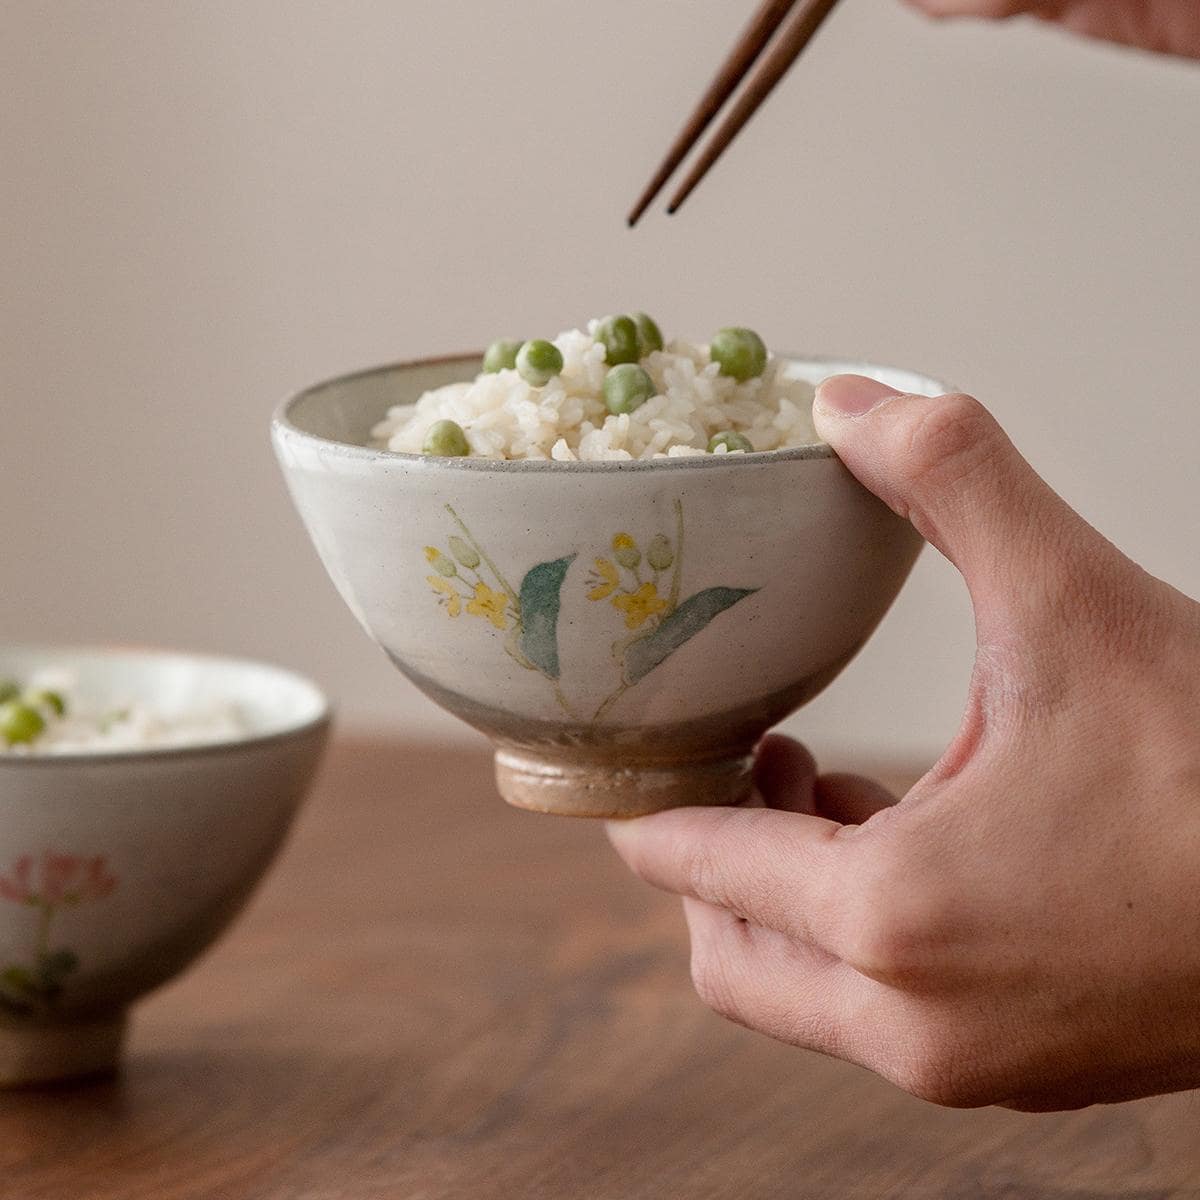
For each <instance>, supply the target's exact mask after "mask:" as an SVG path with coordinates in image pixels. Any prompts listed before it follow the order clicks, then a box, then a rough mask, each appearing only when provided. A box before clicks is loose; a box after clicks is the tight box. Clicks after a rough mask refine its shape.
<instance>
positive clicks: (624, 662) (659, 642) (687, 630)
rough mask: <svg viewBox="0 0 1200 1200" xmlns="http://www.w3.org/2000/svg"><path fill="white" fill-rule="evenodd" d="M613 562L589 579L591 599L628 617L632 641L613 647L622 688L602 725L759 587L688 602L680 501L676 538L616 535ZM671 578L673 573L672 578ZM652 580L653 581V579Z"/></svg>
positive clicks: (703, 594) (604, 561)
mask: <svg viewBox="0 0 1200 1200" xmlns="http://www.w3.org/2000/svg"><path fill="white" fill-rule="evenodd" d="M611 550H612V559H608V558H597V559H596V560H595V564H596V566H595V571H594V572H592V573H591V574H590V575H589V576H588V580H587V583H588V592H587V598H588V599H589V600H595V601H603V600H607V601H608V603H609V604H611V605H612V606H613V608H615V609H616V610H617V611H618V612H619V613H620V614H621V615H622V616H623V617H624V618H625V628H626V629H629V630H631V631H632V636H630V637H624V638H621V639H619V640H618V641H616V642H614V643H613V646H612V655H613V659H614V660H615V662H616V663H617V666H618V668H619V669H620V672H621V679H620V683H619V684H618V685H617V687H616V688H615V689H614V690H613V691H612V692H611V693H609V695H608V696H607V697H605V699H604V700H603V701H602V702H601V704H600V707H599V708H598V709H597V710H596V712H595V715H594V716H593V718H592V720H598V719H599V718H600V717H602V716H604V714H605V713H607V712H608V710H609V709H610V708H611V707H612V706H613V705H614V704H616V702H617V701H618V700H620V698H621V697H622V696H623V695H624V694H625V693H626V692H627V691H628V690H629V689H630V688H631V687H635V686H636V685H637V684H638V683H640V682H641V681H642V679H644V678H645V677H646V676H647V675H648V674H649V673H650V672H651V671H653V670H654V668H655V667H657V666H659V665H661V664H662V663H664V662H665V661H666V660H667V659H668V658H670V656H671V655H672V654H674V653H675V651H676V650H678V649H679V648H680V646H682V645H683V644H684V643H685V642H688V641H690V640H691V639H692V638H694V637H695V636H696V635H697V634H698V633H699V632H700V631H701V630H702V629H704V628H705V627H706V626H707V625H708V624H709V623H710V622H711V621H712V620H713V619H714V618H716V617H717V616H719V615H720V614H721V613H723V612H724V611H725V610H726V609H727V608H730V607H732V606H733V605H734V604H736V603H737V602H738V601H739V600H742V599H744V598H745V597H746V596H749V595H752V594H753V592H754V591H755V589H754V588H728V587H712V588H705V589H704V590H703V591H699V592H697V593H696V594H695V595H693V596H689V597H688V598H687V599H682V587H683V504H682V503H681V502H680V501H679V500H676V501H675V536H674V538H672V537H670V536H669V535H668V534H666V533H662V532H659V533H655V534H654V535H653V536H652V537H651V538H650V540H649V541H648V542H647V543H646V544H645V551H644V552H643V549H642V547H641V546H640V545H639V544H638V541H637V539H636V538H635V537H634V536H633V535H632V534H631V533H628V532H626V531H624V530H622V531H621V532H619V533H616V534H614V535H613V538H612V542H611ZM668 573H669V574H668ZM647 576H649V578H647Z"/></svg>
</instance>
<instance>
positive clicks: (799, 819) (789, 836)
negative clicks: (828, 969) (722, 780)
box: [608, 808, 847, 957]
mask: <svg viewBox="0 0 1200 1200" xmlns="http://www.w3.org/2000/svg"><path fill="white" fill-rule="evenodd" d="M840 828H841V826H840V825H838V824H837V822H835V821H827V820H825V819H824V818H822V817H814V816H809V815H807V814H805V813H793V812H783V811H779V810H776V809H769V808H675V809H671V810H670V811H668V812H662V813H655V814H654V815H653V816H649V817H639V818H638V819H636V820H633V821H619V822H618V821H612V822H609V824H608V836H609V840H610V841H611V842H612V844H613V846H614V847H615V849H616V851H617V853H618V854H620V856H621V857H622V858H623V859H624V860H625V862H626V864H627V865H628V866H629V867H630V869H631V870H632V871H633V872H634V873H635V874H637V875H640V876H641V877H642V878H643V879H644V880H646V882H647V883H650V884H653V885H654V886H655V887H658V888H662V889H663V890H664V891H668V892H674V893H675V894H676V895H680V896H691V897H693V898H694V899H697V900H704V901H706V902H707V903H709V904H715V905H717V906H719V907H720V908H724V909H728V910H729V911H730V912H732V913H735V914H736V915H737V916H739V917H742V918H743V919H744V920H747V921H750V922H751V923H753V924H755V925H761V926H763V927H764V928H766V929H774V930H777V931H778V932H780V933H784V934H787V935H788V936H789V937H794V938H797V939H799V940H801V941H805V942H810V943H813V944H816V945H818V946H821V947H823V948H824V949H826V950H828V951H829V952H830V953H832V954H835V955H838V949H839V946H840V945H841V944H842V942H843V938H842V936H841V934H842V928H841V927H842V924H843V913H844V911H845V908H844V906H843V905H841V904H840V903H839V902H838V901H839V893H840V891H841V887H840V881H841V879H843V878H844V867H843V860H844V858H845V847H846V845H847V843H845V842H841V841H838V840H836V838H835V835H836V834H837V831H838V830H839V829H840ZM838 956H839V957H840V955H838Z"/></svg>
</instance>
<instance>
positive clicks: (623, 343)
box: [596, 317, 641, 367]
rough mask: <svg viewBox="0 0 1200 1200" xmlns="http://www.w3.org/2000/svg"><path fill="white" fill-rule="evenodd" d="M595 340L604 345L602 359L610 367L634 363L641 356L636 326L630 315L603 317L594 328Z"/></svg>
mask: <svg viewBox="0 0 1200 1200" xmlns="http://www.w3.org/2000/svg"><path fill="white" fill-rule="evenodd" d="M596 341H598V342H600V343H602V344H603V346H604V361H605V362H606V363H608V365H609V366H610V367H615V366H617V365H618V364H620V363H635V362H637V360H638V359H639V358H640V357H641V350H640V348H639V338H638V327H637V325H636V324H634V320H633V318H632V317H605V318H604V320H603V321H601V322H600V326H599V328H598V329H597V330H596Z"/></svg>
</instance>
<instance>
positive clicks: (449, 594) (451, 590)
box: [425, 575, 463, 617]
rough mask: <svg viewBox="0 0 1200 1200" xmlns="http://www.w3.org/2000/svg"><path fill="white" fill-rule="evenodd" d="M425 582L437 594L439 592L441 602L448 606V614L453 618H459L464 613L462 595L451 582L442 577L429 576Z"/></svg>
mask: <svg viewBox="0 0 1200 1200" xmlns="http://www.w3.org/2000/svg"><path fill="white" fill-rule="evenodd" d="M425 582H426V583H428V584H429V586H430V587H431V588H433V590H434V591H435V592H438V593H439V595H438V599H439V601H440V602H441V603H442V604H444V605H445V606H446V612H447V613H448V615H450V616H452V617H457V616H458V614H459V613H460V612H462V602H463V598H462V593H461V592H460V591H459V590H458V588H456V587H455V586H454V584H452V583H451V582H450V580H448V579H446V578H445V577H444V576H441V575H427V576H426V577H425Z"/></svg>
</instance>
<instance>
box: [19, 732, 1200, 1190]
mask: <svg viewBox="0 0 1200 1200" xmlns="http://www.w3.org/2000/svg"><path fill="white" fill-rule="evenodd" d="M0 1196H3V1197H4V1198H5V1200H8V1198H10V1197H11V1198H12V1200H149V1198H151V1197H153V1198H154V1200H184V1198H186V1200H201V1198H204V1200H226V1198H228V1200H374V1198H376V1197H378V1198H385V1197H386V1198H388V1200H393V1198H396V1200H440V1198H443V1197H464V1198H465V1197H471V1198H473V1200H487V1198H490V1197H497V1198H499V1197H506V1198H508V1197H529V1198H533V1200H538V1198H542V1197H546V1198H549V1197H556V1198H557V1197H571V1198H573V1200H590V1198H596V1200H600V1198H603V1200H629V1198H643V1197H646V1198H649V1197H654V1198H660V1197H661V1198H663V1200H667V1198H670V1200H685V1198H686V1200H706V1198H710V1197H711V1198H713V1200H716V1198H718V1197H719V1198H721V1200H731V1198H740V1197H813V1198H823V1197H860V1196H861V1197H872V1198H874V1197H885V1196H887V1197H890V1196H903V1197H917V1198H921V1197H942V1198H950V1200H1022V1198H1026V1197H1028V1198H1029V1200H1067V1198H1070V1200H1084V1198H1086V1197H1117V1196H1120V1197H1130V1198H1133V1200H1151V1198H1155V1200H1158V1198H1166V1197H1197V1196H1200V1103H1198V1101H1197V1096H1196V1095H1195V1094H1191V1095H1183V1096H1174V1097H1166V1098H1161V1099H1154V1100H1148V1101H1142V1102H1139V1103H1137V1104H1129V1105H1123V1106H1119V1107H1110V1108H1095V1109H1088V1110H1084V1111H1081V1112H1076V1113H1067V1114H1061V1115H1050V1116H1025V1115H1020V1114H1016V1113H1010V1112H1006V1111H1001V1110H980V1111H971V1112H955V1111H944V1110H940V1109H937V1108H933V1107H931V1106H929V1105H926V1104H923V1103H921V1102H920V1101H917V1100H913V1099H911V1098H909V1097H907V1096H905V1095H903V1094H902V1093H900V1092H898V1091H897V1090H896V1089H894V1088H892V1087H891V1086H889V1085H888V1084H886V1083H883V1082H882V1081H880V1080H878V1079H876V1078H875V1077H873V1076H871V1075H869V1074H868V1073H866V1072H865V1071H861V1070H859V1069H857V1068H855V1067H851V1066H847V1065H845V1064H843V1063H839V1062H834V1061H830V1060H826V1059H823V1058H820V1057H817V1056H815V1055H811V1054H806V1053H802V1052H800V1051H796V1050H792V1049H788V1048H786V1047H782V1046H779V1045H776V1044H774V1043H772V1042H770V1041H768V1040H767V1039H765V1038H762V1037H759V1036H757V1035H755V1034H752V1033H749V1032H747V1031H746V1030H743V1029H739V1028H736V1027H734V1026H732V1025H729V1024H726V1023H724V1022H723V1021H721V1020H720V1019H719V1018H718V1017H716V1016H714V1015H712V1014H710V1013H709V1012H708V1011H707V1010H706V1009H705V1008H704V1007H703V1006H702V1005H701V1004H700V1003H699V1001H698V1000H696V999H695V998H694V996H693V994H692V992H691V989H690V986H689V983H688V974H687V945H686V938H685V935H684V928H683V922H682V918H681V916H680V914H679V912H678V909H677V905H676V903H675V902H674V901H672V900H671V899H669V898H667V897H664V896H660V895H657V894H655V893H653V892H651V891H650V890H649V889H648V888H646V887H645V886H644V885H642V884H640V883H639V882H637V881H636V880H634V879H633V878H632V877H630V876H628V875H627V874H626V873H625V871H624V869H623V868H622V867H621V866H620V865H619V863H618V862H617V861H616V859H615V857H614V855H613V854H612V853H611V851H610V850H609V848H608V846H607V844H606V842H605V840H604V837H603V832H602V830H601V828H600V827H599V825H597V824H593V823H590V822H585V821H572V820H569V819H566V818H553V817H540V816H535V815H532V814H529V813H522V812H518V811H515V810H511V809H508V808H506V807H505V805H504V804H503V803H501V801H500V800H499V799H497V797H496V795H495V794H494V791H493V786H492V782H491V777H490V767H489V761H488V758H487V755H486V753H485V752H484V751H483V750H482V749H480V750H478V751H475V750H461V749H460V750H447V749H439V748H437V747H422V746H412V745H407V746H406V745H404V744H401V743H386V742H374V743H371V742H358V743H355V742H342V743H341V744H339V745H338V746H336V747H335V750H334V752H333V754H332V755H331V757H330V759H329V761H328V763H327V765H326V768H325V770H324V773H323V776H322V780H321V783H320V785H319V787H318V789H317V792H316V794H315V795H314V797H313V799H312V801H311V803H310V805H309V807H308V809H307V810H306V812H305V813H304V815H303V817H302V819H301V822H300V825H299V828H298V829H297V831H296V834H295V836H294V837H293V839H292V841H291V843H290V845H289V846H288V848H287V850H286V851H285V855H284V858H283V859H282V861H281V862H280V863H279V864H278V866H277V868H276V870H275V871H274V873H273V874H272V876H271V877H270V879H269V881H268V882H267V884H266V885H265V886H264V888H263V890H262V891H261V892H260V893H259V895H258V896H257V897H256V899H255V900H254V902H253V904H252V907H251V909H250V911H248V912H247V914H246V915H245V917H244V918H243V920H242V921H241V922H240V923H239V924H238V925H237V927H236V928H235V929H234V931H233V932H232V933H231V934H230V936H228V937H227V938H226V939H225V940H224V941H223V942H222V943H221V944H220V946H219V947H217V949H216V950H214V951H213V952H212V953H211V954H210V955H209V956H208V957H207V958H206V959H205V960H204V961H203V962H202V963H201V964H199V965H198V966H197V967H196V968H195V969H194V970H193V971H192V972H191V973H190V974H189V975H187V976H186V977H185V978H184V979H182V980H179V981H178V982H176V983H174V984H173V985H171V986H169V987H168V988H166V989H164V990H163V991H162V992H160V993H158V994H157V995H155V996H153V997H151V998H150V999H149V1000H147V1001H146V1002H144V1004H143V1005H142V1006H141V1008H140V1009H139V1010H138V1013H137V1016H136V1018H135V1023H134V1031H133V1037H132V1042H131V1045H130V1047H129V1057H128V1062H127V1065H126V1067H125V1069H124V1070H123V1072H122V1073H121V1075H120V1076H119V1077H117V1078H114V1079H106V1080H96V1081H91V1082H86V1083H83V1084H79V1085H75V1086H71V1087H58V1088H54V1089H48V1090H43V1091H27V1092H19V1093H9V1094H0Z"/></svg>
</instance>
